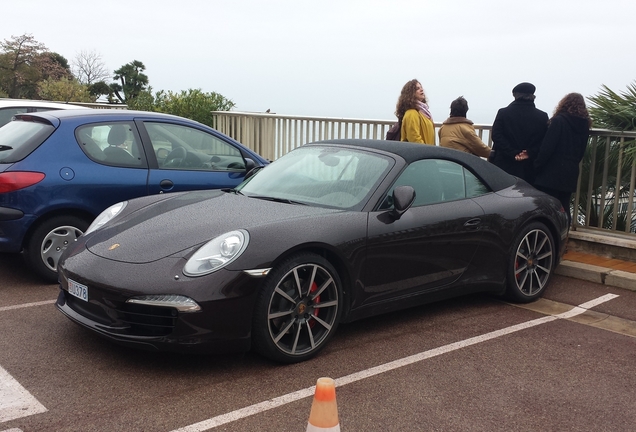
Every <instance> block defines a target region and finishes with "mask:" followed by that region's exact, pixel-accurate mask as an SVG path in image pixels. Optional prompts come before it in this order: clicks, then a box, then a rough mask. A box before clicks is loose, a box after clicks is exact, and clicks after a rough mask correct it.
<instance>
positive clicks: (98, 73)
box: [73, 50, 110, 85]
mask: <svg viewBox="0 0 636 432" xmlns="http://www.w3.org/2000/svg"><path fill="white" fill-rule="evenodd" d="M73 75H74V76H75V78H76V79H77V81H79V82H80V83H81V84H86V85H91V84H95V83H97V82H99V81H103V80H105V79H106V78H108V77H110V73H109V72H108V69H107V68H106V65H105V64H104V62H103V61H102V56H101V55H100V54H98V53H97V52H96V51H95V50H92V51H80V52H79V53H78V54H77V55H75V58H74V59H73Z"/></svg>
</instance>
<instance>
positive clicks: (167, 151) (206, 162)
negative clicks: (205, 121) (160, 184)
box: [144, 122, 245, 172]
mask: <svg viewBox="0 0 636 432" xmlns="http://www.w3.org/2000/svg"><path fill="white" fill-rule="evenodd" d="M144 126H145V127H146V130H147V131H148V135H149V136H150V141H151V143H152V147H153V149H154V151H155V155H156V156H157V164H158V165H159V168H160V169H178V170H201V171H238V172H241V171H245V160H244V159H243V156H242V154H241V152H240V151H239V150H238V149H237V148H236V147H234V146H233V145H231V144H229V143H227V142H225V141H223V140H222V139H220V138H217V137H216V136H214V135H212V134H209V133H206V132H204V131H201V130H199V129H196V128H192V127H188V126H183V125H177V124H169V123H158V122H144Z"/></svg>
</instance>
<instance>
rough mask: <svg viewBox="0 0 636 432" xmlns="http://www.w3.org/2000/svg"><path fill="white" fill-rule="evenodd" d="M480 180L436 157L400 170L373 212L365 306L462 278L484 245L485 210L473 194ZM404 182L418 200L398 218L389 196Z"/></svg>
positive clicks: (434, 287)
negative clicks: (482, 228)
mask: <svg viewBox="0 0 636 432" xmlns="http://www.w3.org/2000/svg"><path fill="white" fill-rule="evenodd" d="M467 178H468V179H467ZM475 179H476V178H475V177H474V175H472V173H470V172H469V171H467V170H466V169H465V168H464V167H463V166H462V165H459V164H457V163H455V162H450V161H445V160H433V159H431V160H421V161H416V162H413V163H411V164H410V165H409V166H408V167H407V168H406V169H405V170H404V171H403V172H402V173H401V175H400V176H399V178H398V179H397V181H396V182H395V183H394V185H393V186H392V187H391V188H390V190H389V191H388V192H387V195H386V198H385V202H384V203H383V205H381V206H380V207H381V208H380V209H379V210H378V211H374V212H371V213H370V214H369V225H368V233H369V237H368V252H367V260H366V265H365V270H364V274H365V281H364V282H365V283H364V285H365V288H364V293H365V294H364V299H363V304H371V303H374V302H378V301H382V300H386V299H392V298H400V297H408V296H412V295H415V294H418V293H421V292H427V291H431V290H437V289H441V288H442V287H446V286H449V285H450V284H452V283H453V282H455V281H457V280H458V279H459V278H460V277H461V275H462V274H463V273H464V271H466V269H467V268H468V267H469V265H470V263H471V260H472V259H473V257H474V255H475V252H476V251H477V248H478V246H479V243H480V236H481V233H480V230H479V228H480V223H481V217H482V216H483V214H484V213H483V210H482V209H481V207H480V206H479V205H477V204H476V203H475V202H473V200H471V199H470V198H469V197H470V196H471V195H474V192H472V191H471V190H469V188H470V187H471V185H472V184H473V183H474V180H475ZM477 181H478V180H477ZM401 185H409V186H412V187H413V188H414V189H415V192H416V199H415V202H414V204H413V206H412V207H411V208H410V209H409V210H408V211H407V212H406V213H404V214H403V215H402V217H401V218H400V219H398V220H393V218H391V217H389V214H388V213H387V211H389V210H390V208H391V207H392V205H391V202H390V201H391V198H390V197H391V194H392V191H393V189H394V188H395V187H397V186H401ZM482 188H483V189H482V190H483V191H487V189H486V188H485V187H483V185H482Z"/></svg>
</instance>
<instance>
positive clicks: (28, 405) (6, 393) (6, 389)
mask: <svg viewBox="0 0 636 432" xmlns="http://www.w3.org/2000/svg"><path fill="white" fill-rule="evenodd" d="M53 303H55V300H46V301H40V302H33V303H23V304H20V305H13V306H3V307H0V312H4V311H8V310H14V309H22V308H27V307H33V306H42V305H50V304H53ZM46 411H47V409H46V408H45V407H44V405H42V404H41V403H40V402H38V400H37V399H36V398H34V397H33V396H32V395H31V393H29V392H28V390H27V389H25V388H24V387H22V386H21V385H20V383H19V382H17V381H16V380H15V379H14V378H13V377H12V376H11V375H10V374H9V372H7V371H6V370H4V369H3V368H2V366H0V423H3V422H6V421H9V420H14V419H17V418H20V417H26V416H30V415H33V414H40V413H43V412H46ZM18 431H20V429H8V430H6V431H3V432H18Z"/></svg>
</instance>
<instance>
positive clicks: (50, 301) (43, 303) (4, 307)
mask: <svg viewBox="0 0 636 432" xmlns="http://www.w3.org/2000/svg"><path fill="white" fill-rule="evenodd" d="M53 303H55V300H45V301H40V302H34V303H23V304H19V305H13V306H2V307H0V312H4V311H8V310H13V309H22V308H27V307H33V306H42V305H47V304H53Z"/></svg>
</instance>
